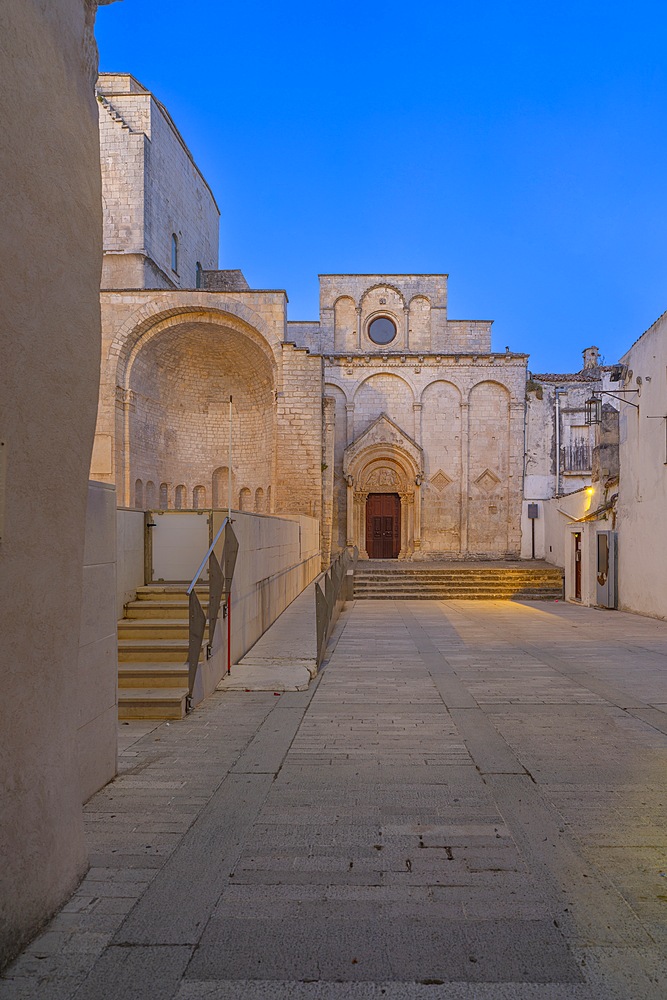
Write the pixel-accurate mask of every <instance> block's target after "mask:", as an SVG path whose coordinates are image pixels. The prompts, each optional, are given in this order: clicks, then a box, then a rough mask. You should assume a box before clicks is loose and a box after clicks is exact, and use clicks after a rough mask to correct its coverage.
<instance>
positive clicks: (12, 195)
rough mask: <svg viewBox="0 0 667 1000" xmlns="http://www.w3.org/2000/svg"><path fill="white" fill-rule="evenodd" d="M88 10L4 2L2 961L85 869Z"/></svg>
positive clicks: (92, 275) (92, 317) (63, 2)
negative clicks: (80, 693)
mask: <svg viewBox="0 0 667 1000" xmlns="http://www.w3.org/2000/svg"><path fill="white" fill-rule="evenodd" d="M93 19H94V4H93V3H87V2H84V0H3V2H2V4H0V49H1V50H2V51H1V53H0V61H1V62H2V65H3V86H2V89H0V120H1V121H2V123H3V128H2V131H3V135H2V143H0V175H1V176H2V186H0V216H1V217H2V228H3V231H2V241H1V243H0V328H1V329H2V331H3V337H4V346H3V354H2V361H1V362H0V441H1V442H2V444H0V453H1V456H2V457H1V458H0V464H1V469H2V474H0V512H2V513H0V535H1V540H0V609H1V611H0V614H1V620H0V635H2V659H3V662H2V684H3V688H2V700H1V701H0V716H1V718H0V732H2V748H3V749H2V754H1V755H0V785H1V786H2V823H1V824H0V855H1V856H2V858H3V864H2V866H0V965H2V964H5V963H6V962H7V961H8V960H9V959H11V957H12V956H13V955H14V954H15V953H16V952H17V951H18V949H19V948H20V947H21V946H22V945H23V944H24V943H25V942H26V940H27V939H28V938H29V937H30V936H31V935H32V934H33V933H34V932H35V931H36V929H37V928H38V927H39V925H40V924H41V923H42V922H43V921H44V920H45V919H46V918H47V917H48V916H49V915H50V914H51V913H52V912H53V911H54V910H55V909H56V908H57V907H58V906H59V905H60V904H61V903H62V902H63V901H64V899H65V898H66V897H67V896H68V894H69V893H70V892H71V891H72V890H73V889H74V888H75V886H76V884H77V882H78V880H79V879H80V877H81V876H82V874H83V873H84V871H85V869H86V867H87V856H86V850H85V845H84V838H83V823H82V810H81V788H80V779H79V768H78V760H77V742H76V730H77V724H78V718H77V717H78V710H77V708H78V706H77V699H76V680H77V657H78V647H79V628H80V615H81V587H82V566H83V549H84V531H85V521H86V500H87V491H88V466H89V461H90V453H91V448H92V441H93V432H94V429H95V410H96V405H97V386H98V380H99V365H100V307H99V282H100V270H101V265H100V261H101V251H102V219H101V207H100V206H101V190H100V168H99V146H98V130H97V103H96V101H95V96H94V90H93V87H94V80H95V70H96V62H97V52H96V48H95V43H94V39H93ZM27 123H29V127H27Z"/></svg>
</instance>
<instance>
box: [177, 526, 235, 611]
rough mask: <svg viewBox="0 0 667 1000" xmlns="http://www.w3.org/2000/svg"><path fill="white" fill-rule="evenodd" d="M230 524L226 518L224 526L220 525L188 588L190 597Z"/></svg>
mask: <svg viewBox="0 0 667 1000" xmlns="http://www.w3.org/2000/svg"><path fill="white" fill-rule="evenodd" d="M228 524H231V521H230V520H229V518H228V517H226V518H225V519H224V521H223V522H222V524H221V525H220V528H219V529H218V532H217V534H216V536H215V538H214V539H213V541H212V542H211V544H210V545H209V547H208V552H207V553H206V555H205V556H204V558H203V559H202V561H201V562H200V564H199V569H198V570H197V572H196V573H195V575H194V576H193V578H192V583H191V584H190V586H189V587H188V589H187V595H188V597H189V596H190V594H191V593H192V591H193V590H194V588H195V586H196V583H197V580H198V579H199V577H200V576H201V575H202V573H203V572H204V567H205V566H206V563H207V562H208V560H209V556H210V555H211V552H213V549H214V548H215V547H216V545H217V544H218V540H219V538H220V535H221V534H222V533H223V531H224V530H225V528H226V526H227V525H228Z"/></svg>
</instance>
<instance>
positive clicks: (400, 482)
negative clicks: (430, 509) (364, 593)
mask: <svg viewBox="0 0 667 1000" xmlns="http://www.w3.org/2000/svg"><path fill="white" fill-rule="evenodd" d="M422 470H423V461H422V450H421V448H420V447H419V445H418V444H416V442H415V441H413V440H412V438H410V437H408V436H407V435H406V434H405V433H404V432H403V431H402V430H401V429H400V427H398V426H397V425H396V424H394V423H393V421H391V420H390V419H389V418H388V417H387V416H386V415H384V414H382V415H381V416H380V417H378V419H377V420H376V421H375V422H374V423H373V424H371V426H370V427H369V428H368V429H367V430H366V431H364V433H363V434H361V435H360V436H359V437H358V438H357V439H356V441H353V442H352V444H350V445H349V446H348V447H347V448H346V449H345V453H344V456H343V473H344V475H345V478H346V482H347V544H348V545H351V546H355V545H356V546H357V548H358V549H359V555H360V558H362V559H368V551H367V549H366V501H367V500H368V495H369V493H374V494H375V493H398V496H399V498H400V501H401V547H400V551H399V554H398V558H399V559H414V558H419V557H420V555H421V553H420V547H421V481H422V476H423V472H422Z"/></svg>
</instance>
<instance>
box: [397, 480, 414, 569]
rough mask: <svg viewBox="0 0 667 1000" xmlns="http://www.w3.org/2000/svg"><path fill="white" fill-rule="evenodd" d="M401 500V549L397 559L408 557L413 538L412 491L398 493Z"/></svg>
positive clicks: (410, 553) (411, 550)
mask: <svg viewBox="0 0 667 1000" xmlns="http://www.w3.org/2000/svg"><path fill="white" fill-rule="evenodd" d="M398 495H399V497H400V500H401V551H400V552H399V554H398V558H399V559H410V557H411V556H412V552H413V539H414V513H413V512H414V499H415V496H414V493H409V492H403V493H399V494H398Z"/></svg>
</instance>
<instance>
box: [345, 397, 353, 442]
mask: <svg viewBox="0 0 667 1000" xmlns="http://www.w3.org/2000/svg"><path fill="white" fill-rule="evenodd" d="M345 413H346V417H347V423H346V427H345V444H346V445H348V444H352V442H353V441H354V403H346V404H345Z"/></svg>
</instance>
